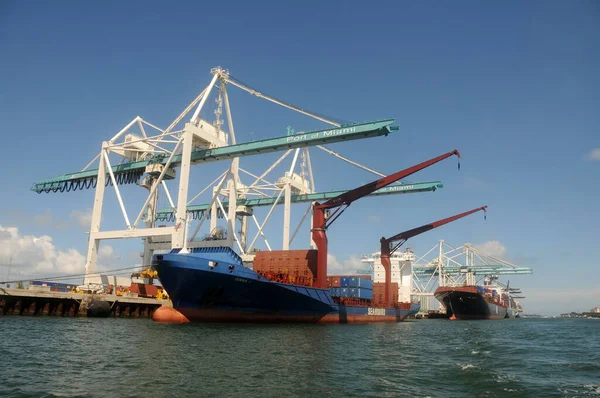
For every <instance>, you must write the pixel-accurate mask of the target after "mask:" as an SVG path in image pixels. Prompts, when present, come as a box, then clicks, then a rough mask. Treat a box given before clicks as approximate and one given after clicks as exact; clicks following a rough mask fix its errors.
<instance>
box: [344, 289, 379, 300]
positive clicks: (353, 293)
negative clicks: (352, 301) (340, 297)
mask: <svg viewBox="0 0 600 398" xmlns="http://www.w3.org/2000/svg"><path fill="white" fill-rule="evenodd" d="M349 293H350V295H349V296H348V297H355V298H362V299H367V300H373V290H370V289H362V288H360V287H351V288H350V289H349Z"/></svg>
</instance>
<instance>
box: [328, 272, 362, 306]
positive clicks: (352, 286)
mask: <svg viewBox="0 0 600 398" xmlns="http://www.w3.org/2000/svg"><path fill="white" fill-rule="evenodd" d="M327 279H328V284H329V286H330V287H329V292H330V294H331V296H332V297H349V298H361V299H365V300H372V299H373V281H372V280H370V279H366V278H361V277H359V276H330V277H328V278H327ZM338 281H339V287H337V286H334V285H333V283H337V282H338Z"/></svg>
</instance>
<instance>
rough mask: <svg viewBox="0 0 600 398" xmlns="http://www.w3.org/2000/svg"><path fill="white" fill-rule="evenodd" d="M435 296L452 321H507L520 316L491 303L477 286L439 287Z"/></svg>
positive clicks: (511, 310)
mask: <svg viewBox="0 0 600 398" xmlns="http://www.w3.org/2000/svg"><path fill="white" fill-rule="evenodd" d="M434 295H435V298H436V299H437V300H438V301H439V302H440V303H442V304H443V305H444V307H445V308H446V312H447V313H448V314H449V315H450V319H464V320H466V319H505V318H515V317H516V316H517V314H518V312H517V311H516V310H515V309H511V308H507V307H505V306H502V305H500V304H496V303H493V302H489V301H488V300H486V298H485V297H484V296H483V294H481V293H480V292H478V291H477V287H476V286H464V287H439V288H438V289H437V290H436V291H435V293H434Z"/></svg>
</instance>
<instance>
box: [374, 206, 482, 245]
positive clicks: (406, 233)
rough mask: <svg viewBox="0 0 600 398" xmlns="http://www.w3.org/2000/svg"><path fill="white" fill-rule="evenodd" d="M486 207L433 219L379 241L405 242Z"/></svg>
mask: <svg viewBox="0 0 600 398" xmlns="http://www.w3.org/2000/svg"><path fill="white" fill-rule="evenodd" d="M486 209H487V206H482V207H478V208H476V209H473V210H469V211H465V212H464V213H460V214H457V215H455V216H452V217H448V218H444V219H442V220H438V221H435V222H432V223H429V224H425V225H421V226H420V227H417V228H413V229H409V230H408V231H404V232H400V233H399V234H398V235H394V236H392V237H391V238H387V239H386V238H381V242H382V244H383V243H384V242H387V243H388V244H390V243H393V242H397V241H402V242H401V244H402V243H404V242H406V241H407V240H408V239H410V238H412V237H413V236H417V235H420V234H422V233H424V232H427V231H430V230H432V229H434V228H437V227H441V226H442V225H445V224H448V223H451V222H452V221H456V220H458V219H461V218H463V217H466V216H468V215H470V214H473V213H476V212H478V211H481V210H483V211H484V212H485V211H486Z"/></svg>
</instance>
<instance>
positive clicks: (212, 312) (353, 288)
mask: <svg viewBox="0 0 600 398" xmlns="http://www.w3.org/2000/svg"><path fill="white" fill-rule="evenodd" d="M316 259H317V251H316V250H288V251H268V252H267V251H265V252H257V255H256V258H255V260H254V269H250V268H247V267H245V266H244V264H243V262H242V259H241V258H240V257H239V256H238V255H237V253H235V252H234V251H233V250H232V249H231V248H229V247H210V248H194V249H193V251H192V252H191V253H181V252H180V251H179V250H177V249H174V250H172V251H171V252H170V253H168V254H164V255H155V264H154V268H155V269H156V270H157V271H158V274H159V277H160V280H161V283H162V284H163V286H164V287H165V288H166V290H167V292H168V293H169V295H170V297H171V300H172V303H173V308H169V307H161V308H159V309H158V310H157V311H156V312H155V313H154V320H156V321H163V322H190V321H208V322H211V321H212V322H258V323H261V322H263V323H265V322H266V323H283V322H291V323H366V322H399V321H402V320H404V319H405V318H406V317H407V316H409V315H412V314H416V313H417V312H418V311H419V308H420V305H419V304H413V303H395V304H392V305H389V306H388V305H386V303H384V302H383V294H381V293H380V294H377V287H375V286H374V284H373V282H372V281H371V280H368V279H364V278H360V277H358V276H329V277H328V278H327V283H328V285H330V287H328V288H319V287H315V286H313V285H314V281H315V277H316V274H317V269H316V264H317V263H316ZM374 287H375V289H374ZM374 290H375V294H374ZM379 290H380V291H382V290H383V289H382V287H380V288H379ZM377 298H379V300H377Z"/></svg>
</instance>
